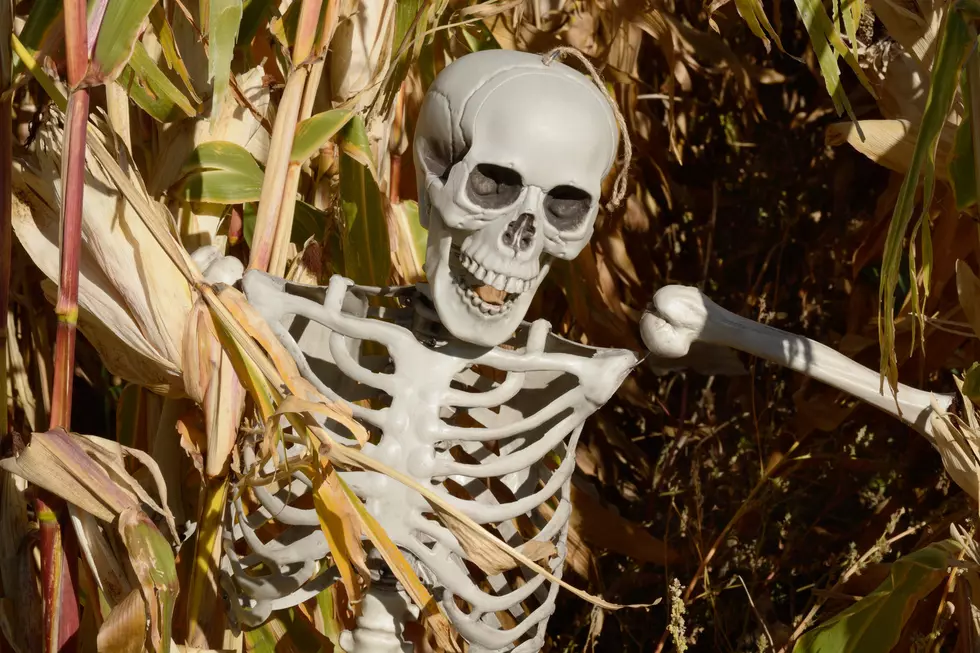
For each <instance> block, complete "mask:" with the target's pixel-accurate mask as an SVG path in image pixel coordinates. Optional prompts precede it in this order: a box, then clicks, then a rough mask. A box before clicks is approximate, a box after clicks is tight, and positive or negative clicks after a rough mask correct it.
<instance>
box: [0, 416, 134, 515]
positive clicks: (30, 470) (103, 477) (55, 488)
mask: <svg viewBox="0 0 980 653" xmlns="http://www.w3.org/2000/svg"><path fill="white" fill-rule="evenodd" d="M0 468H2V469H5V470H7V471H8V472H10V473H12V474H17V475H18V476H20V477H22V478H25V479H27V480H28V481H30V482H31V483H34V484H35V485H37V486H39V487H42V488H44V489H45V490H47V491H49V492H51V493H52V494H55V495H57V496H59V497H61V498H62V499H64V500H66V501H69V502H71V503H73V504H75V505H76V506H78V507H79V508H81V509H82V510H85V511H86V512H89V513H91V514H92V515H94V516H95V517H97V518H99V519H101V520H102V521H106V522H111V521H113V520H114V519H115V518H116V516H118V515H119V514H120V513H121V512H122V511H123V510H126V509H127V508H133V507H138V506H139V502H138V498H137V496H136V494H135V493H134V492H132V491H129V490H126V489H124V488H121V487H119V486H118V485H117V484H116V483H114V482H113V481H112V479H111V478H110V477H109V475H108V474H107V473H106V471H105V470H104V469H103V468H102V467H101V466H100V465H99V464H98V463H96V462H95V461H94V460H92V459H91V458H90V457H89V456H88V455H87V454H86V453H85V449H83V448H82V447H81V446H79V443H78V441H77V436H71V435H69V434H68V433H66V432H65V431H64V430H62V429H54V430H51V431H47V432H44V433H35V434H34V435H33V436H32V437H31V441H30V443H29V444H28V445H27V447H25V448H24V450H23V451H21V452H20V453H19V454H18V455H16V456H15V457H13V458H4V459H3V460H0Z"/></svg>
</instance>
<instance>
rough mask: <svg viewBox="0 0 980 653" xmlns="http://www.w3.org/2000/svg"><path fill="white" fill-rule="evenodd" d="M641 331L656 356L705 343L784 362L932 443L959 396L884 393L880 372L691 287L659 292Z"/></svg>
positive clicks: (904, 389) (905, 389) (677, 354)
mask: <svg viewBox="0 0 980 653" xmlns="http://www.w3.org/2000/svg"><path fill="white" fill-rule="evenodd" d="M640 334H641V336H642V338H643V343H644V344H645V345H646V346H647V348H649V349H650V351H651V352H652V353H653V354H654V355H655V356H659V357H662V358H666V359H677V358H683V357H685V356H687V355H688V352H689V350H690V347H691V346H692V345H694V344H695V343H703V344H707V345H714V346H723V347H730V348H732V349H737V350H739V351H744V352H746V353H748V354H752V355H753V356H758V357H759V358H764V359H766V360H769V361H772V362H774V363H778V364H779V365H782V366H784V367H788V368H789V369H791V370H794V371H796V372H799V373H801V374H805V375H806V376H808V377H810V378H812V379H816V380H817V381H820V382H822V383H826V384H827V385H829V386H831V387H834V388H837V389H838V390H842V391H843V392H846V393H848V394H850V395H852V396H854V397H857V398H858V399H861V400H862V401H865V402H867V403H869V404H871V405H872V406H875V407H876V408H878V409H880V410H882V411H884V412H886V413H888V414H889V415H892V416H894V417H897V418H898V419H900V420H901V421H903V422H904V423H906V424H907V425H909V426H911V427H912V428H914V429H915V430H916V431H918V432H919V433H921V434H922V435H924V436H926V438H927V439H929V441H930V442H934V441H935V439H934V434H933V424H932V419H931V418H932V417H933V416H934V415H939V414H944V413H946V412H947V411H948V410H949V408H950V406H951V405H952V403H953V399H954V396H953V395H949V394H936V393H931V392H925V391H923V390H918V389H916V388H912V387H910V386H907V385H904V384H899V386H898V392H897V397H896V396H893V395H892V394H891V392H889V391H887V390H886V392H885V393H882V392H881V391H880V390H879V388H880V387H881V386H880V376H879V375H878V374H877V373H876V372H874V371H872V370H870V369H868V368H866V367H864V366H863V365H861V364H859V363H856V362H854V361H853V360H851V359H850V358H848V357H847V356H844V355H843V354H841V353H840V352H837V351H835V350H833V349H831V348H830V347H827V346H826V345H822V344H820V343H818V342H815V341H813V340H810V339H809V338H804V337H802V336H796V335H793V334H791V333H787V332H785V331H781V330H779V329H775V328H773V327H770V326H767V325H765V324H759V323H758V322H754V321H752V320H749V319H746V318H744V317H740V316H738V315H735V314H734V313H732V312H730V311H727V310H725V309H724V308H722V307H720V306H718V305H717V304H715V303H714V302H713V301H711V300H710V299H708V298H707V297H706V296H705V295H704V294H703V293H701V291H699V290H698V289H697V288H693V287H690V286H665V287H663V288H661V289H660V290H659V291H657V293H656V295H654V298H653V301H652V302H651V306H650V308H649V310H648V311H647V312H645V313H644V314H643V317H642V318H641V319H640ZM937 411H941V412H937Z"/></svg>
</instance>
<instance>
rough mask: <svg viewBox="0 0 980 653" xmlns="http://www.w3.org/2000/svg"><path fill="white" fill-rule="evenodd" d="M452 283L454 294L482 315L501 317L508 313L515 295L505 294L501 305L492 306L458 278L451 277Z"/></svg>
mask: <svg viewBox="0 0 980 653" xmlns="http://www.w3.org/2000/svg"><path fill="white" fill-rule="evenodd" d="M453 283H454V285H455V286H456V292H458V293H459V294H460V296H461V297H462V298H463V299H465V300H466V301H467V302H469V303H470V305H471V306H473V307H474V308H476V309H478V310H479V311H480V313H482V314H483V315H503V314H505V313H508V312H509V311H510V308H511V306H512V305H513V303H514V298H515V295H512V294H511V293H507V294H506V296H505V299H504V300H503V304H493V303H490V302H487V301H484V299H483V298H482V297H481V296H480V295H479V294H478V293H477V291H475V290H473V289H472V288H470V287H469V286H468V285H466V283H465V282H464V281H463V280H462V279H460V278H459V277H455V276H454V277H453Z"/></svg>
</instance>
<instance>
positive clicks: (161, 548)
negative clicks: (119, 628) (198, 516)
mask: <svg viewBox="0 0 980 653" xmlns="http://www.w3.org/2000/svg"><path fill="white" fill-rule="evenodd" d="M119 534H120V535H121V536H122V540H123V543H124V544H125V545H126V550H127V551H128V552H129V557H130V560H131V563H132V569H133V571H134V573H135V575H136V578H137V579H138V580H139V584H140V591H141V593H142V594H143V600H144V601H145V603H146V612H147V614H146V625H147V627H148V633H147V635H148V637H147V644H148V646H147V648H148V650H151V651H161V652H163V653H166V652H168V651H170V648H171V647H170V643H171V641H172V640H171V637H170V633H171V625H172V622H173V613H174V602H175V601H176V599H177V593H178V592H179V591H180V583H179V582H178V580H177V567H176V564H175V562H174V554H173V550H172V549H171V548H170V545H169V544H168V543H167V540H166V539H165V538H164V537H163V535H161V534H160V531H159V530H157V527H156V526H154V525H153V522H152V521H150V519H149V517H147V516H146V514H144V513H143V511H141V510H140V509H139V508H127V509H126V510H124V511H123V512H122V514H121V515H120V516H119Z"/></svg>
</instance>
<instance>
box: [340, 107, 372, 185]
mask: <svg viewBox="0 0 980 653" xmlns="http://www.w3.org/2000/svg"><path fill="white" fill-rule="evenodd" d="M340 148H341V150H343V153H344V154H346V155H347V156H349V157H350V158H352V159H354V160H355V161H357V162H358V163H360V164H361V165H362V166H364V167H365V168H367V169H368V172H370V173H371V176H372V177H373V178H375V179H377V178H378V168H377V166H376V165H375V163H374V155H373V154H372V153H371V142H370V140H369V139H368V135H367V125H365V123H364V117H363V116H354V117H353V118H352V119H351V120H350V121H349V122H348V124H346V125H345V126H344V134H343V140H341V142H340Z"/></svg>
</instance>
